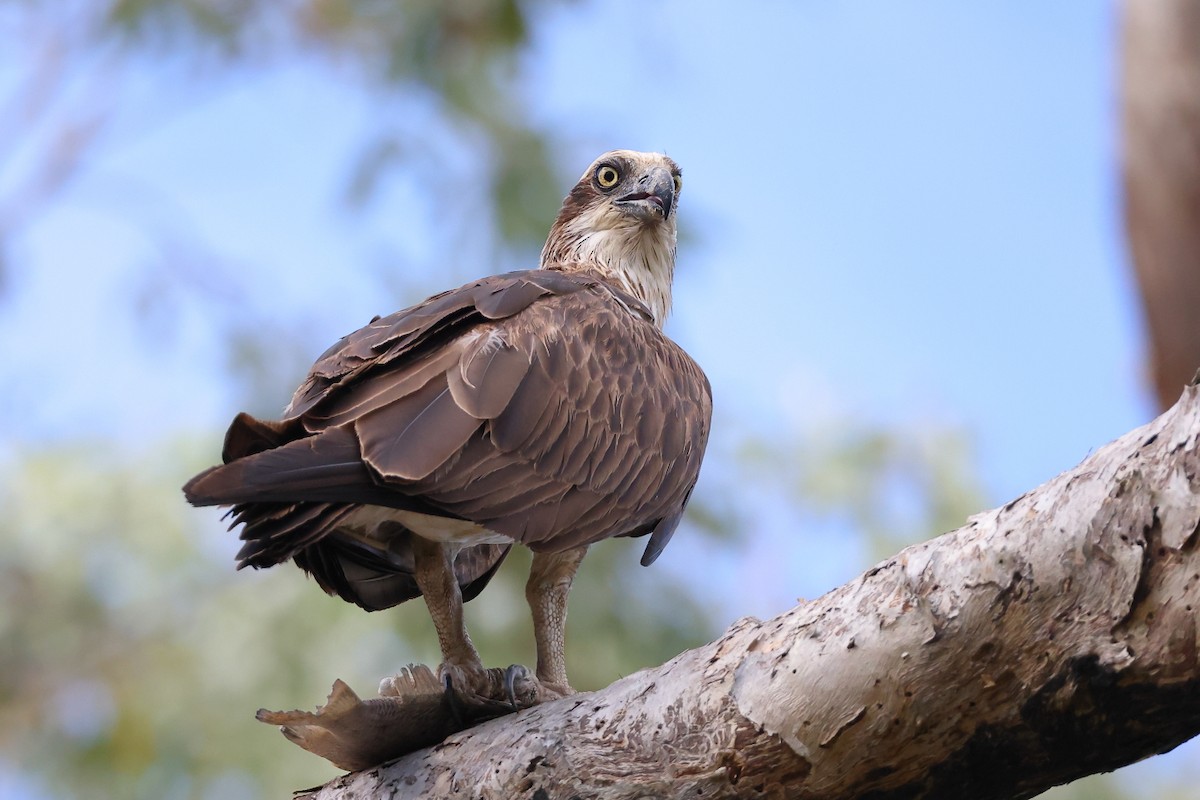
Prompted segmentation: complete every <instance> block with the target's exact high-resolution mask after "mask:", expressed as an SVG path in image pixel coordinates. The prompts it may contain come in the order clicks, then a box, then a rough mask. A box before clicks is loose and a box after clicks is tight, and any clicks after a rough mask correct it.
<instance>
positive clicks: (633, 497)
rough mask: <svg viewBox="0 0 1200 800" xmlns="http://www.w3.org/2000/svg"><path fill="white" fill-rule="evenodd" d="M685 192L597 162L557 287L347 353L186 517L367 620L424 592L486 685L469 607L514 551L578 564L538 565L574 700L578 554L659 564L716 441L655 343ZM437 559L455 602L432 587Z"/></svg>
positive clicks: (480, 295)
mask: <svg viewBox="0 0 1200 800" xmlns="http://www.w3.org/2000/svg"><path fill="white" fill-rule="evenodd" d="M678 175H679V172H678V167H676V166H675V165H674V163H673V162H671V161H670V160H669V159H666V158H665V157H663V156H657V155H647V154H640V153H631V152H629V151H617V152H614V153H610V154H606V155H605V156H603V157H601V159H600V160H598V161H597V162H596V163H595V164H593V166H592V167H591V168H589V171H588V173H586V174H585V175H584V177H583V178H582V179H581V180H580V183H579V184H578V185H577V186H576V188H575V189H573V190H572V192H571V193H570V194H569V195H568V198H567V200H566V201H565V202H564V206H563V210H562V212H561V213H560V214H559V217H558V219H557V220H556V221H555V224H554V227H553V229H552V231H551V234H550V236H549V238H548V241H547V245H546V249H545V251H544V253H543V261H542V268H540V269H536V270H530V271H526V272H514V273H509V274H507V275H499V276H495V277H490V278H484V279H483V280H479V281H475V282H473V283H470V284H467V285H466V286H463V287H460V288H458V289H454V290H451V291H449V292H445V293H443V294H440V295H436V296H434V297H431V298H430V299H428V300H426V301H425V302H423V303H419V304H417V305H415V306H412V307H411V308H408V309H405V310H403V311H399V312H397V313H395V314H392V315H391V316H388V317H383V318H380V319H376V320H374V321H372V322H371V323H370V324H369V325H368V326H367V327H365V328H362V329H360V330H358V331H356V332H354V333H352V334H350V335H349V336H347V337H345V338H343V339H342V340H341V341H339V342H338V343H337V344H336V345H334V346H333V347H332V348H330V349H329V350H328V351H327V352H326V353H325V354H324V355H322V356H321V357H320V359H318V361H317V362H316V364H315V365H314V366H313V368H312V370H311V372H310V373H309V375H308V377H307V378H306V379H305V381H304V383H303V384H302V385H301V386H300V388H299V389H298V390H297V391H296V394H295V396H294V397H293V398H292V402H291V404H290V405H289V407H288V408H287V409H286V411H285V414H284V417H283V419H282V420H281V421H278V422H273V421H263V420H257V419H254V418H253V417H250V416H248V415H246V414H241V415H239V416H238V417H237V418H236V419H235V420H234V421H233V424H232V425H231V426H230V428H229V431H228V433H227V434H226V437H225V447H224V451H223V454H222V456H223V461H224V462H225V463H224V464H223V465H222V466H217V467H213V468H211V469H209V470H207V471H205V472H203V473H201V474H200V475H198V476H196V477H195V478H193V479H192V480H191V481H190V482H188V484H187V485H186V486H185V487H184V491H185V493H186V495H187V498H188V500H189V501H190V502H191V503H193V504H196V505H218V504H220V505H232V506H233V509H232V514H233V520H234V524H235V525H236V524H241V525H242V526H243V530H242V533H241V536H242V539H243V540H245V545H244V546H243V548H242V550H241V552H240V553H239V554H238V559H239V566H246V565H250V566H254V567H269V566H272V565H275V564H278V563H281V562H284V561H287V560H289V559H291V560H294V561H295V562H296V563H297V564H298V565H299V566H300V567H302V568H303V569H304V570H306V571H307V572H309V573H311V574H312V575H313V576H314V577H315V578H316V580H317V581H318V582H319V583H320V585H321V586H322V587H323V588H324V589H325V590H326V591H328V592H330V593H336V594H338V595H340V596H341V597H342V598H344V599H346V600H348V601H350V602H353V603H357V604H358V605H360V606H362V607H363V608H366V609H368V610H377V609H382V608H387V607H389V606H393V605H395V604H397V603H400V602H403V601H405V600H408V599H411V598H413V597H416V596H418V595H420V594H422V593H425V594H426V595H427V597H426V599H427V601H428V602H429V605H430V610H431V612H432V613H433V616H434V621H435V624H436V625H437V627H438V632H439V637H440V639H441V641H442V645H443V657H444V658H445V659H446V662H447V663H458V665H459V666H460V667H461V666H464V664H463V663H461V662H471V663H467V664H465V666H466V667H467V668H469V669H478V668H481V667H480V666H479V665H478V664H477V663H476V662H477V661H478V656H477V655H475V654H474V650H473V647H472V646H471V645H470V641H469V638H468V637H466V633H465V629H461V631H460V630H459V629H460V628H461V622H460V621H458V620H457V618H456V617H455V614H456V613H457V612H454V611H453V607H454V604H455V603H459V604H461V601H462V600H465V599H470V598H471V597H473V596H475V595H476V594H477V593H478V592H479V591H480V590H482V589H483V587H484V586H485V585H486V584H487V582H488V580H489V579H490V578H491V577H492V575H493V574H494V573H495V571H496V569H497V567H498V566H499V565H500V562H502V561H503V559H504V557H505V555H506V554H507V553H508V551H509V548H510V547H511V546H512V544H514V543H520V544H524V545H526V546H527V547H529V548H531V549H532V550H534V551H535V553H546V554H561V553H572V554H574V555H570V556H554V557H548V558H547V560H544V561H543V562H541V566H539V562H537V557H535V573H538V574H542V573H544V575H549V576H551V577H544V576H543V578H539V580H540V581H541V582H540V583H537V586H535V585H534V584H535V583H536V581H534V580H533V579H531V589H530V603H531V605H532V606H533V607H534V616H535V628H538V630H537V631H535V632H536V633H537V634H538V642H539V669H538V677H539V678H541V679H542V680H543V681H545V682H548V683H551V684H555V685H556V686H558V689H559V690H560V691H569V687H568V686H567V685H566V677H565V671H564V669H563V668H562V666H561V635H562V634H561V619H559V617H565V597H566V591H565V589H563V590H562V591H561V592H557V590H555V589H554V586H552V584H555V582H556V581H557V582H558V583H562V581H563V580H565V582H566V585H567V586H569V583H570V579H571V577H572V576H573V574H574V570H575V567H576V566H577V565H578V561H579V559H580V558H581V557H582V552H583V551H582V548H584V547H586V546H587V545H589V544H592V543H594V542H596V541H599V540H601V539H605V538H608V537H613V536H643V535H649V541H648V544H647V545H646V548H645V552H644V554H643V557H642V563H643V564H649V563H651V562H652V561H653V560H654V559H655V558H656V557H657V556H658V554H659V553H660V552H661V551H662V548H663V547H664V546H665V545H666V543H667V541H668V540H669V539H670V537H671V534H672V533H673V531H674V530H675V527H676V526H677V525H678V523H679V520H680V517H681V516H682V514H683V510H684V506H685V505H686V504H687V501H688V497H689V495H690V494H691V491H692V487H693V486H694V485H695V482H696V478H697V475H698V474H699V469H700V462H701V458H702V457H703V454H704V448H705V445H706V443H707V439H708V430H709V420H710V416H711V397H710V391H709V385H708V381H707V380H706V378H705V376H704V373H703V372H702V371H701V370H700V368H699V367H698V366H697V365H696V364H695V362H694V361H692V359H691V358H690V357H688V355H687V354H686V353H684V351H683V350H682V349H680V348H679V347H678V346H677V345H676V344H675V343H674V342H672V341H671V340H670V339H668V338H667V337H666V336H664V335H663V334H662V332H661V329H660V325H661V322H662V318H663V317H664V316H665V314H666V312H667V309H668V308H669V305H670V281H671V273H672V270H673V266H674V244H675V217H674V213H673V212H674V209H675V206H676V199H677V195H678V190H679V177H678ZM609 183H611V185H607V184H609ZM418 537H419V538H418ZM426 542H436V543H437V544H436V545H430V544H427V543H426ZM430 547H433V548H434V549H433V550H430V549H429V548H430ZM439 548H440V550H439ZM436 552H441V553H442V556H439V557H444V558H446V559H448V561H447V562H446V563H447V565H450V564H452V565H453V578H452V580H450V583H451V584H452V585H457V593H460V594H461V599H460V598H458V597H455V596H451V595H454V594H455V593H456V592H455V590H454V589H452V588H451V589H449V590H445V589H443V588H437V586H435V583H436V581H434V579H433V578H432V577H429V576H433V575H435V574H436V573H437V570H436V569H435V568H434V567H433V566H429V565H430V564H431V563H432V561H431V560H430V559H433V558H434V557H435V556H434V555H431V553H436ZM422 559H424V562H422ZM422 563H425V564H426V567H425V572H422V571H421V569H420V568H419V567H420V566H421V564H422ZM447 569H449V566H447ZM422 575H426V577H425V578H422ZM423 580H424V583H422V581H423ZM542 584H545V586H544V587H543V586H542ZM439 586H440V584H439ZM552 590H553V591H552ZM446 591H449V592H450V595H447V596H445V597H443V596H442V595H444V594H445V592H446ZM431 592H432V593H433V594H435V595H437V596H436V597H431V596H429V595H430V594H431ZM555 592H557V594H561V601H560V600H559V599H558V598H557V594H555ZM551 594H554V597H553V598H550V595H551ZM547 598H550V599H547ZM443 603H446V604H449V607H450V608H451V610H450V611H447V612H445V613H443V611H442V609H441V608H440V606H441V605H442V604H443ZM559 606H561V608H559ZM539 608H541V609H542V610H540V611H539ZM560 612H561V613H560ZM543 617H545V618H546V619H547V620H549V621H547V622H544V623H539V622H538V621H539V619H542V618H543ZM547 626H548V627H549V628H553V630H549V631H543V630H541V629H540V628H541V627H547ZM448 642H449V644H448ZM544 650H545V652H543V651H544ZM543 661H546V662H547V663H545V664H543V663H542V662H543Z"/></svg>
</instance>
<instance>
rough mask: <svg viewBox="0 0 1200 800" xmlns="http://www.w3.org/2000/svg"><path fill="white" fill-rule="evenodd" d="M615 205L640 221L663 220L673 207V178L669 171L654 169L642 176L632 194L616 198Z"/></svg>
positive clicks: (660, 168) (661, 168)
mask: <svg viewBox="0 0 1200 800" xmlns="http://www.w3.org/2000/svg"><path fill="white" fill-rule="evenodd" d="M616 204H617V207H618V208H620V209H621V210H622V211H625V212H627V213H629V214H633V215H634V216H635V217H638V218H639V219H642V220H652V219H664V220H665V219H666V218H667V217H669V216H671V206H673V205H675V177H674V176H673V175H671V172H670V170H668V169H665V168H664V167H656V168H655V169H653V170H652V171H651V172H649V173H647V174H645V175H643V176H642V178H641V180H639V181H638V184H637V187H636V188H635V189H634V190H633V191H632V192H630V193H629V194H625V195H621V196H620V197H618V198H617V199H616Z"/></svg>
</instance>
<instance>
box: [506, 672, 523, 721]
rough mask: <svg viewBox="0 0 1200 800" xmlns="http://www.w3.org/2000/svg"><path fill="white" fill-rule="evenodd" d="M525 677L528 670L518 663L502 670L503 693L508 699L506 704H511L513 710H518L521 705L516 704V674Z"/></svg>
mask: <svg viewBox="0 0 1200 800" xmlns="http://www.w3.org/2000/svg"><path fill="white" fill-rule="evenodd" d="M518 673H519V674H520V675H521V677H525V676H526V675H527V674H528V671H527V670H526V669H525V668H524V667H522V666H521V665H520V664H513V665H511V666H509V668H508V669H506V670H504V693H505V696H506V697H507V699H508V704H509V705H510V706H512V710H513V711H520V710H521V707H520V706H519V705H518V704H517V675H518Z"/></svg>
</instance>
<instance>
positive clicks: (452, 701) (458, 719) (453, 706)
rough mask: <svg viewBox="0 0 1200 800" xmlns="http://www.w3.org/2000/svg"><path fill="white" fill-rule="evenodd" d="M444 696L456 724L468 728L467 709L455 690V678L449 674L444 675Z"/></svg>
mask: <svg viewBox="0 0 1200 800" xmlns="http://www.w3.org/2000/svg"><path fill="white" fill-rule="evenodd" d="M442 696H443V697H444V698H445V699H446V706H447V707H448V708H449V709H450V717H451V719H453V720H454V724H455V725H459V726H462V727H466V713H465V712H466V709H465V708H464V707H463V703H462V699H461V698H460V697H459V695H458V692H457V691H456V690H455V688H454V678H453V677H452V676H451V674H450V673H449V672H444V673H442Z"/></svg>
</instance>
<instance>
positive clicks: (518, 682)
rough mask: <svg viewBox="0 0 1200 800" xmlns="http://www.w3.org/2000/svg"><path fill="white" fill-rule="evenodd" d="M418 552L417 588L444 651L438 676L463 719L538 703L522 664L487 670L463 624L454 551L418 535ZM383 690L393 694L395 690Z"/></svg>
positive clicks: (415, 546)
mask: <svg viewBox="0 0 1200 800" xmlns="http://www.w3.org/2000/svg"><path fill="white" fill-rule="evenodd" d="M412 551H413V560H414V562H415V563H414V570H413V572H414V577H415V578H416V580H417V587H418V588H419V589H420V590H421V594H422V595H423V596H424V597H425V605H426V606H427V607H428V608H429V616H430V617H431V618H432V619H433V627H434V628H435V629H436V630H437V635H438V645H439V646H440V647H441V650H442V664H441V666H440V667H439V668H438V674H439V676H440V677H441V679H442V681H443V684H444V685H445V686H446V688H447V695H448V697H449V698H450V699H451V701H452V702H453V703H454V704H455V708H456V713H457V714H459V715H461V716H462V717H463V718H478V717H479V716H480V714H482V713H490V714H491V716H495V713H492V712H495V711H496V710H497V708H496V705H495V704H496V703H500V704H501V706H500V708H502V709H507V711H514V710H516V709H517V708H527V707H528V706H530V705H533V704H534V703H535V702H536V699H537V694H538V692H537V686H536V685H535V682H534V681H532V680H531V679H529V677H528V670H526V669H525V668H524V667H520V666H512V667H509V668H508V669H486V668H484V666H483V661H482V660H481V659H480V658H479V651H478V650H476V649H475V645H474V644H473V643H472V642H471V636H470V634H468V633H467V626H466V623H465V622H464V621H463V599H462V590H461V589H460V588H459V585H458V578H457V577H456V576H455V574H454V554H453V552H452V551H451V549H450V547H449V546H448V545H445V544H442V543H440V542H434V541H430V540H428V539H424V538H422V537H420V536H413V537H412ZM385 683H386V681H385ZM381 689H386V692H390V691H391V687H390V686H387V687H381ZM501 713H503V711H501Z"/></svg>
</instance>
